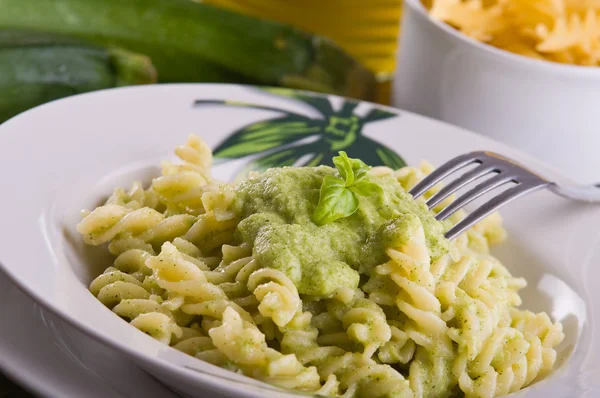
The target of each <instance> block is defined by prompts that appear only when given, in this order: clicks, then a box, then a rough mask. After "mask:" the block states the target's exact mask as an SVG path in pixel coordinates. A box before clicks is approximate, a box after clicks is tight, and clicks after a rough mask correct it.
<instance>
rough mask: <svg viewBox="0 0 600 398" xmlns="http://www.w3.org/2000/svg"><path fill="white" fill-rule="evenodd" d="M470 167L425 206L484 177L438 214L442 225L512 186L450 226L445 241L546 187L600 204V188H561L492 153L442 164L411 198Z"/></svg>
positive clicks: (431, 206)
mask: <svg viewBox="0 0 600 398" xmlns="http://www.w3.org/2000/svg"><path fill="white" fill-rule="evenodd" d="M471 165H477V166H476V167H474V168H473V169H471V170H469V171H467V172H466V173H464V174H463V175H462V176H460V177H458V178H457V179H455V180H453V181H452V182H450V183H449V184H448V185H446V186H445V187H443V188H442V189H441V190H440V191H439V192H437V193H436V194H434V195H433V196H431V197H430V198H429V199H428V200H427V202H426V204H427V206H428V207H429V208H430V209H432V208H433V207H435V206H436V205H438V204H440V203H441V202H442V201H443V200H444V199H446V198H448V197H449V196H450V195H452V194H453V193H455V192H456V191H458V190H459V189H461V188H464V187H466V186H467V185H469V184H471V183H473V182H475V181H477V180H479V179H482V178H483V177H489V178H487V179H485V180H483V182H480V183H478V184H477V185H475V186H474V187H473V188H471V189H469V190H468V191H467V192H465V193H464V194H462V195H461V196H459V197H458V198H457V199H456V200H455V201H453V202H452V203H451V204H449V205H448V206H447V207H445V208H444V209H443V210H441V211H440V212H439V213H438V214H437V215H436V219H437V220H439V221H443V220H445V219H447V218H448V217H450V216H451V215H452V214H454V213H456V212H457V211H458V210H460V209H462V208H463V207H464V206H466V205H468V204H469V203H471V202H472V201H474V200H475V199H477V198H479V197H481V196H482V195H485V194H486V193H488V192H490V191H492V190H494V189H496V188H499V187H502V186H504V185H508V184H510V185H512V186H511V187H510V188H508V189H506V190H505V191H503V192H501V193H500V194H498V195H496V196H493V197H492V198H491V199H490V200H489V201H487V202H486V203H484V204H483V205H481V206H480V207H478V208H477V209H475V210H474V211H473V212H471V213H470V214H469V215H467V217H465V218H464V219H463V220H461V221H460V222H458V223H457V224H456V225H455V226H453V227H452V228H451V229H450V230H449V231H448V232H446V238H448V239H454V238H455V237H457V236H458V235H460V234H461V233H462V232H464V231H465V230H467V229H468V228H470V227H471V226H473V225H474V224H476V223H477V222H479V221H480V220H481V219H483V218H485V217H486V216H488V215H489V214H491V213H493V212H494V211H496V210H498V209H499V208H500V207H502V206H504V205H505V204H507V203H509V202H511V201H513V200H515V199H517V198H519V197H521V196H523V195H526V194H528V193H530V192H533V191H536V190H538V189H541V188H546V187H547V188H549V189H550V190H552V191H553V192H555V193H556V194H558V195H561V196H564V197H566V198H569V199H574V200H580V201H586V202H600V189H599V187H600V184H599V185H594V186H584V187H572V188H571V187H562V186H559V185H557V184H555V183H553V182H551V181H548V180H547V179H545V178H544V177H542V176H540V175H538V174H537V173H535V172H533V171H531V170H529V169H527V168H525V167H524V166H522V165H520V164H518V163H516V162H515V161H513V160H511V159H508V158H506V157H504V156H501V155H498V154H496V153H493V152H484V151H480V152H471V153H467V154H465V155H461V156H458V157H456V158H454V159H451V160H450V161H448V162H446V163H444V164H443V165H442V166H440V167H439V168H437V169H436V170H434V171H433V172H432V173H431V174H429V175H428V176H427V177H425V179H423V180H422V181H421V182H419V183H418V184H417V185H416V186H415V187H414V188H412V189H411V190H410V194H411V195H413V197H414V198H415V199H417V198H418V197H420V196H421V195H423V194H424V193H425V192H427V191H428V190H429V189H430V188H432V187H433V186H434V185H436V184H437V183H439V182H441V181H442V180H443V179H444V178H446V177H448V176H450V175H452V174H454V173H456V172H458V171H460V170H462V169H464V168H465V167H467V166H471Z"/></svg>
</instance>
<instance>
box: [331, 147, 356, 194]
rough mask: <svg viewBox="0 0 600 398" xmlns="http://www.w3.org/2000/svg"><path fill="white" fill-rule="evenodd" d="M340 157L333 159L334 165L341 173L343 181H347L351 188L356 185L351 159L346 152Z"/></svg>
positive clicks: (342, 152)
mask: <svg viewBox="0 0 600 398" xmlns="http://www.w3.org/2000/svg"><path fill="white" fill-rule="evenodd" d="M339 154H340V156H335V157H334V158H333V164H335V167H336V168H337V170H338V173H340V176H341V177H342V179H344V180H345V182H346V186H347V187H348V186H350V185H352V184H353V183H354V170H352V163H351V159H350V158H349V157H348V155H347V154H346V152H344V151H340V152H339Z"/></svg>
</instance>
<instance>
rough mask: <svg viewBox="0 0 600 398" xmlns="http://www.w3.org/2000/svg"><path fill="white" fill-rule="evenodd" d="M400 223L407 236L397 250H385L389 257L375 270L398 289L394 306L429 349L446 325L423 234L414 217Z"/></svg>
mask: <svg viewBox="0 0 600 398" xmlns="http://www.w3.org/2000/svg"><path fill="white" fill-rule="evenodd" d="M399 222H400V223H401V224H399V227H401V228H406V229H407V230H408V231H409V235H408V236H410V238H409V239H408V240H407V241H406V242H403V243H400V246H399V250H396V249H388V250H387V251H386V252H387V254H388V256H389V257H390V259H391V260H390V261H389V262H387V263H386V264H383V265H380V266H378V267H377V268H376V272H377V273H378V274H380V275H389V277H390V278H391V279H392V280H393V281H394V282H395V283H396V284H397V285H398V286H399V287H400V289H401V291H400V293H399V295H398V297H397V299H396V305H397V306H398V308H399V309H400V311H401V312H403V313H404V314H405V315H406V316H407V317H408V319H409V321H408V322H407V323H406V333H407V334H408V335H409V337H410V338H411V339H412V340H414V341H415V343H417V344H418V345H421V346H424V347H427V348H429V349H432V348H433V344H434V341H435V340H437V339H440V338H443V336H445V333H446V331H447V330H448V327H447V326H446V323H445V322H444V321H443V320H442V319H441V304H440V302H439V300H438V299H437V297H436V296H435V280H434V277H433V275H432V274H431V272H430V257H429V253H428V252H427V247H426V245H425V234H424V231H423V227H422V225H421V222H420V220H419V219H418V218H417V217H416V216H407V217H406V218H403V219H400V220H399ZM400 225H401V226H400Z"/></svg>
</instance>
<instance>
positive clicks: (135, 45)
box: [0, 0, 375, 99]
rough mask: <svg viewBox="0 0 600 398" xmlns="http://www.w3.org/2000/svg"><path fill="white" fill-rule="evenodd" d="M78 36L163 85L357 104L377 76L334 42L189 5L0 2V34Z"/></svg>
mask: <svg viewBox="0 0 600 398" xmlns="http://www.w3.org/2000/svg"><path fill="white" fill-rule="evenodd" d="M3 27H4V28H8V27H12V28H26V29H35V30H41V31H47V32H54V33H64V34H69V35H74V36H77V37H80V38H84V39H86V40H90V41H92V42H95V43H98V44H101V45H116V46H119V47H121V48H127V49H129V50H132V51H136V52H140V53H143V54H146V55H148V56H149V57H150V58H151V59H152V62H153V63H154V64H155V65H156V67H157V69H158V73H159V76H160V79H161V81H162V82H183V81H188V82H190V81H212V80H214V79H215V76H214V75H215V74H217V75H219V79H218V81H223V80H224V79H226V78H227V75H228V74H229V75H231V76H230V81H235V82H250V83H258V84H265V85H275V86H286V87H293V88H304V89H310V90H315V91H324V92H331V93H336V94H340V95H346V96H350V97H355V98H365V99H370V98H371V97H372V95H373V93H374V87H375V78H374V75H373V73H372V72H370V71H368V70H367V69H366V68H364V67H363V66H362V65H361V64H360V63H358V61H356V60H355V59H354V58H352V57H350V56H349V55H348V54H346V53H345V52H343V51H342V50H341V49H340V48H339V47H338V46H337V45H335V44H334V43H333V42H332V41H330V40H328V39H325V38H322V37H319V36H313V35H310V34H307V33H304V32H302V31H299V30H297V29H295V28H292V27H289V26H287V25H283V24H280V23H278V22H273V21H266V20H261V19H256V18H252V17H248V16H245V15H241V14H237V13H234V12H231V11H227V10H223V9H220V8H216V7H213V6H209V5H206V4H201V3H197V2H193V1H190V0H0V28H3Z"/></svg>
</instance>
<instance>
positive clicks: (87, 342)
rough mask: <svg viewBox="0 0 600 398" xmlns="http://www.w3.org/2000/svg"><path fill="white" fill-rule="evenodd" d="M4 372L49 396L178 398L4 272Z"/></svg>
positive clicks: (0, 356) (0, 347) (0, 338)
mask: <svg viewBox="0 0 600 398" xmlns="http://www.w3.org/2000/svg"><path fill="white" fill-rule="evenodd" d="M0 369H2V371H3V372H6V373H8V374H9V375H10V376H12V377H13V378H14V379H15V380H17V381H19V382H20V383H21V385H23V386H24V387H26V388H27V389H28V390H30V391H32V392H35V393H36V394H39V395H40V396H43V397H53V398H54V397H56V398H77V397H86V398H108V397H115V398H134V397H139V396H142V395H143V396H144V397H147V398H176V397H178V395H177V394H175V393H174V392H172V391H170V390H169V389H168V388H166V387H165V386H163V385H162V384H160V383H159V382H158V381H156V379H154V378H152V377H151V376H150V375H148V374H147V373H146V372H144V371H143V370H141V369H140V368H139V367H137V366H136V365H134V364H133V363H132V362H131V361H129V360H127V359H126V358H125V357H124V356H123V355H121V354H119V353H118V352H117V351H115V350H114V349H112V348H109V347H106V346H105V345H104V344H101V343H100V342H98V341H96V340H94V339H92V338H91V337H89V336H87V335H86V334H83V333H81V332H80V331H78V330H76V329H74V328H73V327H71V326H69V325H66V324H64V322H63V321H61V320H60V319H59V318H57V317H56V316H55V315H52V314H50V313H49V312H47V311H46V310H44V309H43V308H42V307H40V305H39V304H37V303H36V302H35V301H33V300H32V299H31V298H30V297H28V296H27V295H25V293H23V292H21V291H20V290H19V289H18V288H17V287H16V286H15V285H14V284H12V283H11V282H10V281H9V280H8V279H7V278H6V276H5V275H4V274H3V273H2V272H0Z"/></svg>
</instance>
